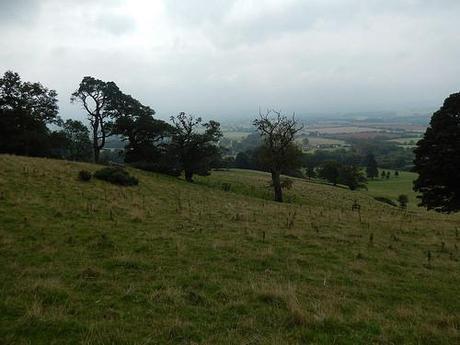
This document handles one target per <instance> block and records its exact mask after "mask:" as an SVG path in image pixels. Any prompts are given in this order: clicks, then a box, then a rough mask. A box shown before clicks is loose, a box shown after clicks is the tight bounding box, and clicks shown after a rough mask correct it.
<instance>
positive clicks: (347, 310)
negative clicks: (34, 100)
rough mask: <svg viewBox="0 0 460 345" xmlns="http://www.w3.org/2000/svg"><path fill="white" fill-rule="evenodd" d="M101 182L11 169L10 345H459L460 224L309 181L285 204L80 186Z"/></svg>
mask: <svg viewBox="0 0 460 345" xmlns="http://www.w3.org/2000/svg"><path fill="white" fill-rule="evenodd" d="M99 168H100V167H99V166H96V165H91V164H83V163H73V162H66V161H57V160H49V159H34V158H26V157H14V156H8V155H0V343H1V344H34V345H35V344H372V343H374V344H403V343H404V344H455V343H458V341H459V339H460V338H459V337H460V335H459V327H460V313H459V311H460V299H459V298H458V287H459V286H460V270H459V268H460V266H459V261H458V260H459V258H460V253H459V251H458V246H459V245H460V243H459V241H460V239H459V236H460V235H459V234H458V232H459V231H460V229H459V224H460V218H459V216H458V215H454V216H443V215H439V214H435V213H431V212H426V211H423V210H418V209H415V208H414V209H413V210H411V211H409V212H405V211H402V210H400V209H399V208H396V207H392V206H389V205H387V204H384V203H381V202H378V201H376V200H374V199H373V197H372V196H373V195H369V194H366V193H365V192H351V191H349V190H346V189H344V188H335V187H332V186H329V185H324V184H319V183H309V182H307V181H304V180H299V179H295V180H294V184H293V188H292V189H291V190H290V191H288V192H287V193H286V198H287V200H288V201H290V202H289V203H284V204H278V203H275V202H272V201H271V200H270V197H271V194H270V190H269V188H268V184H269V176H268V175H267V174H264V173H260V172H252V171H240V170H231V171H221V172H213V174H212V175H211V176H210V177H199V178H197V180H196V183H194V184H188V183H186V182H185V181H183V180H181V179H176V178H171V177H168V176H162V175H159V174H152V173H146V172H142V171H138V170H134V169H132V170H131V169H130V172H131V173H132V174H133V175H135V176H136V177H137V178H138V179H139V186H137V187H127V188H123V187H117V186H114V185H110V184H108V183H106V182H102V181H98V180H94V179H93V180H91V181H89V182H80V181H79V180H78V179H77V175H78V172H79V171H80V170H82V169H86V170H89V171H92V172H94V171H95V170H97V169H99ZM408 180H409V179H408ZM382 188H383V184H380V185H379V186H378V188H374V192H375V193H379V192H380V191H381V190H382ZM392 188H396V185H394V186H393V187H392ZM225 190H228V191H225ZM391 193H397V191H395V190H392V192H391ZM391 193H390V194H389V196H390V197H391V196H392V195H393V194H391ZM355 200H356V202H357V203H358V204H359V205H360V207H361V209H360V212H357V211H352V210H351V206H352V204H353V203H354V202H355Z"/></svg>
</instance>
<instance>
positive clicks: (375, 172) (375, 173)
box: [365, 153, 379, 179]
mask: <svg viewBox="0 0 460 345" xmlns="http://www.w3.org/2000/svg"><path fill="white" fill-rule="evenodd" d="M365 163H366V175H367V178H371V179H374V178H376V177H379V169H378V168H377V161H376V160H375V157H374V155H373V154H372V153H369V154H368V155H367V156H366V161H365Z"/></svg>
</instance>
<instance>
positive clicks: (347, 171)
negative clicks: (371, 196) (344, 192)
mask: <svg viewBox="0 0 460 345" xmlns="http://www.w3.org/2000/svg"><path fill="white" fill-rule="evenodd" d="M338 180H339V183H340V184H343V185H345V186H348V188H350V190H356V189H359V188H364V189H365V188H366V177H365V176H364V174H363V172H362V171H361V169H360V168H359V167H356V166H353V165H342V166H340V167H339V178H338Z"/></svg>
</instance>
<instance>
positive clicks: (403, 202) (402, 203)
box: [398, 194, 409, 209]
mask: <svg viewBox="0 0 460 345" xmlns="http://www.w3.org/2000/svg"><path fill="white" fill-rule="evenodd" d="M398 202H399V206H400V207H401V208H403V209H406V208H407V204H408V203H409V197H408V196H407V195H405V194H401V195H400V196H398Z"/></svg>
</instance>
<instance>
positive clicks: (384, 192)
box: [367, 170, 420, 209]
mask: <svg viewBox="0 0 460 345" xmlns="http://www.w3.org/2000/svg"><path fill="white" fill-rule="evenodd" d="M385 171H390V173H391V177H390V178H389V179H382V178H380V177H379V178H376V179H374V180H369V181H368V183H367V188H368V193H369V194H370V195H372V196H383V197H386V198H389V199H392V200H397V199H398V196H399V195H401V194H406V195H407V196H408V197H409V205H408V207H409V208H411V209H415V208H418V207H417V204H418V203H419V202H420V201H419V200H418V199H417V193H416V192H414V190H413V189H412V186H413V181H414V180H415V179H416V178H417V174H415V173H411V172H407V171H400V172H399V176H398V177H395V175H394V171H393V170H385ZM380 172H381V170H380V171H379V173H380Z"/></svg>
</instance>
